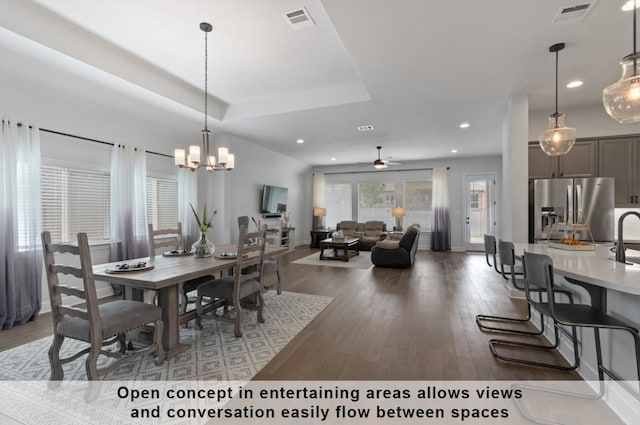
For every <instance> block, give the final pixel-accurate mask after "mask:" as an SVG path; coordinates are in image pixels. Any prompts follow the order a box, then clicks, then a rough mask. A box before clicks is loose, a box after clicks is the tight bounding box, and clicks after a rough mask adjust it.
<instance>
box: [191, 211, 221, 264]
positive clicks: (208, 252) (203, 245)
mask: <svg viewBox="0 0 640 425" xmlns="http://www.w3.org/2000/svg"><path fill="white" fill-rule="evenodd" d="M189 206H190V207H191V211H193V215H194V216H195V218H196V223H197V224H198V231H199V232H200V239H198V240H197V241H196V243H194V244H193V245H192V246H191V251H192V252H193V254H194V255H195V256H196V257H200V258H204V257H211V256H212V255H213V252H214V251H215V248H216V247H215V245H214V244H213V242H211V241H210V240H209V239H208V238H207V232H208V231H209V229H211V228H213V224H212V223H213V217H215V215H216V214H217V213H218V210H215V211H213V212H212V213H211V215H209V214H207V204H206V203H205V204H204V208H203V210H202V215H201V216H200V215H198V212H197V211H196V209H195V208H194V207H193V205H191V204H189Z"/></svg>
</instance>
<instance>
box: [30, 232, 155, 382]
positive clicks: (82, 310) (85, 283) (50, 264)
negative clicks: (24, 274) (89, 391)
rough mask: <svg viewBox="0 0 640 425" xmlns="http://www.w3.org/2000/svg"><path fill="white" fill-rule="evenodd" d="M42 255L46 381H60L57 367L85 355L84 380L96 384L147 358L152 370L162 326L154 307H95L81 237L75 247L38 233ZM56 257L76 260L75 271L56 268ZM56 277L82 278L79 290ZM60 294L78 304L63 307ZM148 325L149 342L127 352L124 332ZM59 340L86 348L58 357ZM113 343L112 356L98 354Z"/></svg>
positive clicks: (128, 302) (86, 246) (136, 304)
mask: <svg viewBox="0 0 640 425" xmlns="http://www.w3.org/2000/svg"><path fill="white" fill-rule="evenodd" d="M42 250H43V255H44V263H45V271H46V274H47V284H48V287H49V298H50V301H51V317H52V319H53V342H52V343H51V346H50V348H49V364H50V365H51V377H50V380H52V381H60V380H62V379H64V370H63V368H62V365H64V364H66V363H69V362H72V361H74V360H76V359H77V358H79V357H80V356H82V355H84V354H86V353H89V356H88V357H87V359H86V361H85V368H86V372H87V378H88V379H89V380H97V379H99V378H100V376H103V375H104V374H106V373H108V372H109V371H111V370H114V369H116V368H118V367H120V366H121V365H122V364H123V363H125V362H130V361H133V360H135V359H136V358H138V357H140V356H143V355H147V354H155V356H156V360H155V361H156V364H157V365H161V364H162V363H163V362H164V349H163V346H162V331H163V325H164V324H163V322H162V319H161V316H162V310H161V308H160V307H158V306H157V305H154V304H146V303H143V302H139V301H131V300H116V301H111V302H107V303H103V304H98V298H97V295H96V287H95V281H94V278H93V266H92V263H91V254H90V252H89V243H88V240H87V234H86V233H78V244H77V245H71V244H54V243H51V235H50V233H49V232H42ZM56 254H72V255H75V256H79V257H80V267H77V266H67V265H62V264H59V263H57V262H56ZM59 274H66V275H71V276H74V277H76V278H79V279H82V287H81V288H77V287H72V286H68V285H64V284H62V283H60V280H59V276H58V275H59ZM63 295H65V296H69V297H75V298H77V299H79V300H80V302H79V303H75V302H74V303H73V305H65V304H63V301H67V302H68V300H63V299H62V296H63ZM148 324H153V329H154V336H153V341H152V342H151V343H150V344H149V345H148V346H146V347H143V348H140V349H137V350H127V346H126V343H125V333H126V332H129V331H132V330H135V329H140V328H143V327H145V326H146V325H148ZM65 338H71V339H76V340H79V341H84V342H87V343H89V347H86V348H84V349H82V350H80V351H78V352H76V353H74V354H72V355H70V356H69V357H66V358H60V349H61V347H62V344H63V342H64V340H65ZM115 343H118V350H117V351H109V350H106V349H104V347H107V346H110V345H113V344H115ZM101 355H103V356H107V357H111V358H115V359H116V360H115V361H114V362H111V363H109V364H107V365H105V366H100V367H98V359H99V356H101Z"/></svg>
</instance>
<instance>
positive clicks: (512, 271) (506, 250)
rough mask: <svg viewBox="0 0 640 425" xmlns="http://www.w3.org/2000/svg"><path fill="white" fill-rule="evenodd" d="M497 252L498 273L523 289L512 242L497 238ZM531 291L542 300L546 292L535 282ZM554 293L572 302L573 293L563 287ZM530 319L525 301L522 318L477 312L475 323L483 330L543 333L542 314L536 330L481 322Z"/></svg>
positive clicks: (528, 306)
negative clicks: (524, 311)
mask: <svg viewBox="0 0 640 425" xmlns="http://www.w3.org/2000/svg"><path fill="white" fill-rule="evenodd" d="M498 253H499V256H500V270H499V271H500V273H501V274H502V276H503V277H504V278H505V279H507V280H510V281H511V284H512V285H513V287H514V288H516V289H518V290H520V291H525V283H524V280H523V279H518V277H517V272H516V256H515V248H514V245H513V243H512V242H508V241H503V240H499V241H498ZM505 267H506V268H508V272H507V273H509V276H507V274H506V273H505ZM530 291H531V292H535V293H537V294H538V301H539V302H541V301H542V293H543V292H546V291H547V289H546V288H543V287H541V286H538V285H537V284H531V287H530ZM554 294H563V295H565V296H566V297H567V298H568V299H569V302H571V303H573V295H572V294H571V292H569V291H567V290H564V289H555V290H554ZM530 320H531V304H530V303H528V302H527V315H526V316H525V317H523V318H520V317H504V316H490V315H486V314H479V315H477V316H476V323H477V324H478V327H479V328H480V329H481V330H482V331H485V332H502V333H512V334H517V335H526V336H538V335H542V334H543V333H544V328H545V322H544V316H543V315H541V316H540V330H536V331H525V330H521V329H510V328H504V327H496V326H489V325H487V324H485V323H483V322H503V323H515V324H518V325H524V324H527V323H528V322H529V321H530Z"/></svg>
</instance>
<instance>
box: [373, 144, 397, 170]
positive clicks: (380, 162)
mask: <svg viewBox="0 0 640 425" xmlns="http://www.w3.org/2000/svg"><path fill="white" fill-rule="evenodd" d="M376 149H378V159H376V160H375V161H373V166H374V167H375V168H376V169H378V170H380V169H382V168H387V167H388V166H389V165H400V163H399V162H392V161H390V160H389V159H382V158H380V150H381V149H382V146H376Z"/></svg>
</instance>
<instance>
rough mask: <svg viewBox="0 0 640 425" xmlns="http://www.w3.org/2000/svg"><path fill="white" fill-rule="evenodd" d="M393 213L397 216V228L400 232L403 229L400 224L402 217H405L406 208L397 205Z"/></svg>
mask: <svg viewBox="0 0 640 425" xmlns="http://www.w3.org/2000/svg"><path fill="white" fill-rule="evenodd" d="M391 215H392V216H394V217H395V218H396V230H397V231H398V232H399V231H401V230H402V225H401V224H400V217H404V208H402V207H395V208H393V209H392V210H391Z"/></svg>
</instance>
